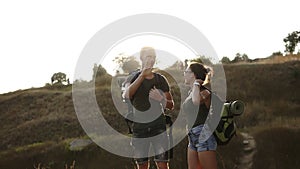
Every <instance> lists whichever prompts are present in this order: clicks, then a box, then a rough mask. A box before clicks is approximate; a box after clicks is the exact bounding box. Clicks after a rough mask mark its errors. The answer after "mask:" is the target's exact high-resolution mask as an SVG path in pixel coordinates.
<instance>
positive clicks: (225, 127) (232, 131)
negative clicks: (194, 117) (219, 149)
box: [207, 89, 244, 145]
mask: <svg viewBox="0 0 300 169" xmlns="http://www.w3.org/2000/svg"><path fill="white" fill-rule="evenodd" d="M207 90H209V89H207ZM209 91H210V90H209ZM210 92H211V91H210ZM211 97H212V98H211V100H212V106H211V108H212V113H210V114H209V117H208V118H209V125H210V127H211V128H215V130H214V131H213V135H214V137H215V139H216V141H217V144H218V145H226V144H228V143H229V141H230V140H231V139H232V137H233V136H234V135H236V130H237V127H236V124H235V121H234V117H235V116H240V115H241V114H242V113H243V112H244V103H243V102H242V101H240V100H235V101H231V102H228V101H227V102H224V101H222V100H221V99H220V98H219V96H217V95H216V94H215V93H213V92H211ZM213 124H217V126H212V125H213Z"/></svg>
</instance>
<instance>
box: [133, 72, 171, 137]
mask: <svg viewBox="0 0 300 169" xmlns="http://www.w3.org/2000/svg"><path fill="white" fill-rule="evenodd" d="M139 74H140V73H137V74H136V75H135V76H134V77H133V79H132V80H131V83H133V82H134V81H135V80H136V79H137V77H138V76H139ZM154 86H155V88H157V89H159V90H160V91H161V92H162V93H164V92H169V90H170V89H169V85H168V82H167V80H166V79H165V78H164V77H163V76H162V75H160V74H157V73H154V77H153V78H152V79H144V80H143V82H142V84H141V85H140V86H139V88H138V89H137V91H136V92H135V94H134V95H133V97H132V99H131V103H132V105H133V107H134V119H136V120H137V121H138V122H134V124H133V131H134V132H135V131H137V132H138V131H143V130H145V129H147V130H149V129H154V128H157V129H159V128H162V129H164V128H165V127H166V122H165V117H164V115H163V107H162V105H161V103H160V102H158V101H155V100H153V99H150V98H149V92H150V90H151V89H153V88H154ZM153 118H154V119H153Z"/></svg>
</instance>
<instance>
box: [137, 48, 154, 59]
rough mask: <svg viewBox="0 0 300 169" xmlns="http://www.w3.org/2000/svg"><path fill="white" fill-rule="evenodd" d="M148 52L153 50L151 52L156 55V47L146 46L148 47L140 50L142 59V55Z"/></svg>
mask: <svg viewBox="0 0 300 169" xmlns="http://www.w3.org/2000/svg"><path fill="white" fill-rule="evenodd" d="M146 52H151V54H153V56H155V57H156V53H155V49H154V48H153V47H148V46H146V47H143V48H142V49H141V51H140V59H142V56H144V54H145V53H146Z"/></svg>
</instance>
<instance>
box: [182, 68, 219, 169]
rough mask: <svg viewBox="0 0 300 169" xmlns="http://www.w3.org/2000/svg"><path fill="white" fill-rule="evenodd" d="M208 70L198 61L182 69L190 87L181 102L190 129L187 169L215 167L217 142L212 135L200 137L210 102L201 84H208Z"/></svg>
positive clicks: (207, 92)
mask: <svg viewBox="0 0 300 169" xmlns="http://www.w3.org/2000/svg"><path fill="white" fill-rule="evenodd" d="M209 71H210V69H207V68H205V66H204V65H203V64H200V63H191V64H190V65H189V66H188V67H187V69H186V70H185V71H184V79H185V83H186V84H187V85H189V86H190V87H191V90H190V91H189V95H188V97H187V98H186V100H185V101H184V102H183V111H184V113H186V114H187V122H188V128H189V129H190V130H189V133H188V138H189V145H188V150H187V159H188V168H189V169H217V160H216V148H217V142H216V140H215V138H214V136H213V135H211V136H209V138H208V139H204V140H203V139H202V140H201V139H200V138H201V135H200V133H201V131H202V129H203V126H204V123H205V120H206V118H207V115H208V112H209V108H210V104H211V93H210V91H209V90H207V88H206V87H204V86H203V85H209V83H208V82H207V81H208V80H207V79H208V75H209V74H210V72H209ZM204 82H205V83H204ZM195 117H196V119H195ZM201 134H202V133H201Z"/></svg>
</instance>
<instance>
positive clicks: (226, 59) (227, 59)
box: [221, 56, 230, 64]
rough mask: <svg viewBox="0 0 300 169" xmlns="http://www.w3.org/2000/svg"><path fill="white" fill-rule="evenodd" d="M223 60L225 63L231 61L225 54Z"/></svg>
mask: <svg viewBox="0 0 300 169" xmlns="http://www.w3.org/2000/svg"><path fill="white" fill-rule="evenodd" d="M221 62H222V63H223V64H229V63H230V59H229V58H228V57H227V56H224V57H223V58H222V59H221Z"/></svg>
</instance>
